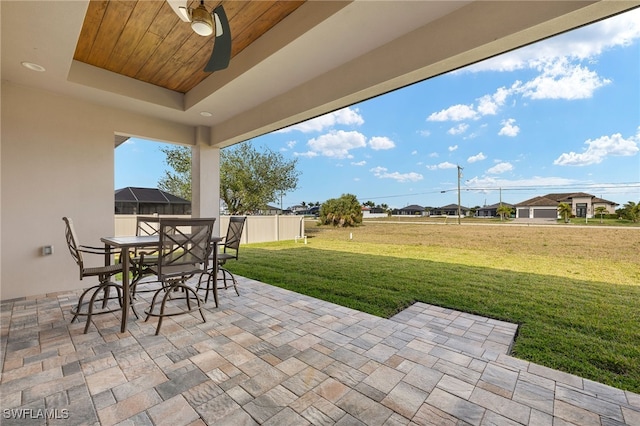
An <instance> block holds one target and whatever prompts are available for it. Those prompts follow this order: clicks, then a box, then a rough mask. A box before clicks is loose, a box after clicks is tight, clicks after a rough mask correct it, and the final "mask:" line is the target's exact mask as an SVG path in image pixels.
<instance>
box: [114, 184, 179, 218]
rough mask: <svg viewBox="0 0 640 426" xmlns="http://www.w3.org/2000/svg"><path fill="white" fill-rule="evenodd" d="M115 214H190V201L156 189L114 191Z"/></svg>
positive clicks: (133, 188)
mask: <svg viewBox="0 0 640 426" xmlns="http://www.w3.org/2000/svg"><path fill="white" fill-rule="evenodd" d="M115 213H116V214H172V215H183V214H191V201H189V200H185V199H184V198H180V197H176V196H175V195H172V194H169V193H168V192H165V191H161V190H159V189H156V188H136V187H130V186H129V187H126V188H122V189H116V192H115Z"/></svg>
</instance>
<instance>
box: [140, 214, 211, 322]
mask: <svg viewBox="0 0 640 426" xmlns="http://www.w3.org/2000/svg"><path fill="white" fill-rule="evenodd" d="M214 223H215V218H211V219H169V218H166V219H165V218H163V219H160V228H159V229H160V252H159V253H158V259H157V260H158V262H157V265H155V266H151V267H150V269H151V270H153V272H154V273H155V274H156V275H157V276H158V280H159V281H160V282H162V287H160V288H159V289H158V290H156V292H155V293H154V295H153V298H152V299H151V304H150V306H149V308H147V309H146V310H145V313H146V314H147V317H146V318H145V321H147V320H148V319H149V317H158V326H157V328H156V335H157V334H158V333H159V332H160V327H161V326H162V320H163V318H164V317H167V316H174V315H181V314H186V313H189V312H194V311H196V310H197V311H199V312H200V316H201V317H202V321H203V322H206V319H205V317H204V314H203V312H202V302H201V300H200V297H199V296H198V294H197V293H196V290H195V289H194V288H192V287H190V286H188V285H187V284H186V281H187V280H188V279H189V278H190V277H192V276H194V275H196V274H202V273H203V272H205V271H207V269H209V266H208V262H209V256H210V254H211V243H210V242H211V236H212V233H213V224H214ZM144 257H145V255H144V253H142V254H141V262H142V263H144ZM178 290H183V291H182V292H179V291H178ZM174 300H184V301H185V302H186V310H185V309H181V308H177V307H170V309H169V311H167V301H174Z"/></svg>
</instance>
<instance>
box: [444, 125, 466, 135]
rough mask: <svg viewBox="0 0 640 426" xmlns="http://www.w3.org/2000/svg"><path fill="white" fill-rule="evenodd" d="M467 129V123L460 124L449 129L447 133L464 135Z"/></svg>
mask: <svg viewBox="0 0 640 426" xmlns="http://www.w3.org/2000/svg"><path fill="white" fill-rule="evenodd" d="M468 128H469V125H468V124H467V123H460V124H458V125H457V126H456V127H452V128H450V129H449V130H448V131H447V133H449V134H450V135H454V136H455V135H459V134H461V133H464V132H466V131H467V129H468Z"/></svg>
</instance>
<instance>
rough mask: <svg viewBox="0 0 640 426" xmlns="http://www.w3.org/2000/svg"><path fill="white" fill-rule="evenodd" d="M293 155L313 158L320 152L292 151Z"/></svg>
mask: <svg viewBox="0 0 640 426" xmlns="http://www.w3.org/2000/svg"><path fill="white" fill-rule="evenodd" d="M293 155H295V156H296V157H306V158H314V157H317V156H318V155H320V154H318V153H317V152H314V151H307V152H294V153H293Z"/></svg>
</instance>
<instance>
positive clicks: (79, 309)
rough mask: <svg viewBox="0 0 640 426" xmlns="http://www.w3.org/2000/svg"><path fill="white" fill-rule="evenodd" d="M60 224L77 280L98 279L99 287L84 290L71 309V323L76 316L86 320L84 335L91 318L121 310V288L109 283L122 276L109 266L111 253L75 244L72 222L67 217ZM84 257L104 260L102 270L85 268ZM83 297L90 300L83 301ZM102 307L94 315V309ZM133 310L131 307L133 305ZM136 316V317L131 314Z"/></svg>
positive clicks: (118, 266)
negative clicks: (113, 302) (111, 303)
mask: <svg viewBox="0 0 640 426" xmlns="http://www.w3.org/2000/svg"><path fill="white" fill-rule="evenodd" d="M62 220H63V221H64V223H65V237H66V240H67V246H68V248H69V253H71V257H73V260H74V261H75V262H76V264H77V265H78V267H79V270H80V280H82V279H83V278H85V277H98V280H99V283H98V284H97V285H94V286H92V287H89V288H87V289H86V290H84V291H83V292H82V294H81V295H80V298H79V299H78V304H77V305H76V306H74V307H73V308H71V313H72V314H73V318H72V319H71V322H73V321H75V319H76V318H78V317H79V316H86V317H87V324H86V325H85V327H84V333H85V334H86V333H87V331H89V325H90V324H91V317H92V316H93V315H99V314H107V313H110V312H115V311H119V310H122V285H121V284H118V283H116V282H113V281H111V280H110V279H111V277H113V276H114V275H116V274H118V273H121V272H122V264H121V263H115V264H110V263H111V262H110V259H111V256H112V255H113V254H115V252H114V251H112V250H109V249H107V248H104V247H90V246H84V245H80V244H78V237H77V235H76V231H75V228H74V226H73V220H71V219H69V218H68V217H63V218H62ZM84 254H92V255H94V254H95V255H100V256H102V257H103V258H104V259H105V266H97V267H87V266H86V265H85V262H84ZM111 288H114V289H115V290H116V294H117V295H116V296H113V297H112V296H110V290H111ZM85 297H88V298H89V300H88V301H85ZM110 300H117V301H118V306H117V307H109V306H108V303H109V301H110ZM100 304H101V305H102V306H101V307H99V308H98V311H96V310H95V309H96V307H95V306H96V305H100ZM132 306H133V305H132ZM133 313H134V314H135V315H136V317H137V316H138V314H137V313H136V312H135V310H134V311H133Z"/></svg>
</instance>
